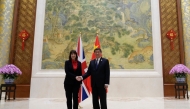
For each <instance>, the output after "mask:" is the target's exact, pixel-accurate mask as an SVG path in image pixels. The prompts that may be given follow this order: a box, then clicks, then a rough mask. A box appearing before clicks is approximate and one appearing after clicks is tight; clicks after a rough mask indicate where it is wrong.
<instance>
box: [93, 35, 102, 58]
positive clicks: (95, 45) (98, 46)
mask: <svg viewBox="0 0 190 109" xmlns="http://www.w3.org/2000/svg"><path fill="white" fill-rule="evenodd" d="M96 48H100V42H99V39H98V35H96V41H95V43H94V49H96ZM95 58H96V56H95V54H94V50H93V53H92V58H91V60H93V59H95Z"/></svg>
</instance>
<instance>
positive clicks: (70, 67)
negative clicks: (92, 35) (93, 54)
mask: <svg viewBox="0 0 190 109" xmlns="http://www.w3.org/2000/svg"><path fill="white" fill-rule="evenodd" d="M65 73H66V76H65V81H64V88H65V93H66V98H67V109H72V101H73V109H78V92H79V88H80V85H81V83H82V82H81V81H77V80H76V76H81V75H82V70H81V63H80V62H79V61H78V56H77V52H76V51H75V50H71V51H70V54H69V60H67V61H65Z"/></svg>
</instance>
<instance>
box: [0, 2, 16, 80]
mask: <svg viewBox="0 0 190 109" xmlns="http://www.w3.org/2000/svg"><path fill="white" fill-rule="evenodd" d="M14 1H15V0H0V67H2V66H4V65H5V64H8V62H9V52H10V49H9V48H10V42H11V31H12V22H13V9H14ZM0 83H1V76H0Z"/></svg>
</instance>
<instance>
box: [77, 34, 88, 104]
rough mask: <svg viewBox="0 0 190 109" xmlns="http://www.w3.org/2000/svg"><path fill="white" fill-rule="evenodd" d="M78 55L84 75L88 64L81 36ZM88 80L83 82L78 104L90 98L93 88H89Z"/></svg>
mask: <svg viewBox="0 0 190 109" xmlns="http://www.w3.org/2000/svg"><path fill="white" fill-rule="evenodd" d="M76 51H77V54H78V61H80V62H81V67H82V75H83V74H84V73H86V72H87V64H86V59H85V54H84V49H83V47H82V40H81V34H80V36H79V38H78V44H77V50H76ZM87 83H88V79H85V80H83V81H82V85H81V87H80V90H79V94H78V96H79V99H78V102H79V103H80V102H81V101H83V100H85V99H86V98H88V97H89V95H90V91H89V88H90V87H91V86H88V84H87Z"/></svg>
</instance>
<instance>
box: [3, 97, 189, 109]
mask: <svg viewBox="0 0 190 109" xmlns="http://www.w3.org/2000/svg"><path fill="white" fill-rule="evenodd" d="M80 106H81V107H82V108H81V109H92V103H91V97H90V98H88V99H86V100H85V101H83V102H82V103H80ZM0 109H67V108H66V100H65V99H61V98H16V99H15V100H12V99H11V100H4V98H2V100H1V101H0ZM108 109H190V100H189V99H175V97H165V98H163V97H129V98H108Z"/></svg>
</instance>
